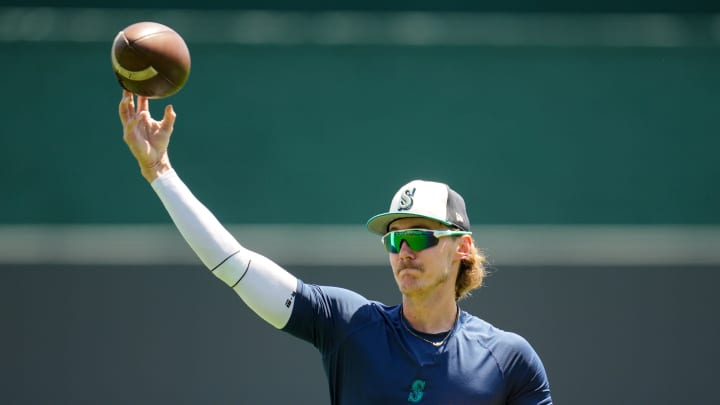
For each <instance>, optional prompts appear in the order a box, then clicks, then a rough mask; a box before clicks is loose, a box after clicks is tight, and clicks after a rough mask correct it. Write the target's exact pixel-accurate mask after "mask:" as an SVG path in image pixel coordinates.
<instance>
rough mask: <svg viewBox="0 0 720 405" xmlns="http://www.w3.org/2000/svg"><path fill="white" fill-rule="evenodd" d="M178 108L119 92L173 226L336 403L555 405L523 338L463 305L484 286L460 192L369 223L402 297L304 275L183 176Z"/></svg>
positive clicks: (405, 204) (412, 192) (415, 191)
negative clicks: (387, 301) (177, 158)
mask: <svg viewBox="0 0 720 405" xmlns="http://www.w3.org/2000/svg"><path fill="white" fill-rule="evenodd" d="M175 117H176V115H175V112H174V111H173V109H172V106H166V107H165V113H164V116H163V119H162V120H161V121H155V120H153V119H152V117H151V116H150V112H149V109H148V99H147V98H145V97H138V98H137V106H136V105H135V100H134V97H133V95H132V93H129V92H126V91H125V92H123V97H122V100H121V101H120V120H121V122H122V124H123V129H124V140H125V142H126V143H127V145H128V146H129V148H130V150H131V152H132V154H133V155H134V156H135V158H136V159H137V161H138V164H139V165H140V171H141V173H142V175H143V176H144V177H145V179H146V180H147V181H148V182H149V183H150V184H151V186H152V187H153V189H154V190H155V192H156V193H157V195H158V196H159V198H160V199H161V201H162V202H163V204H164V206H165V208H166V209H167V211H168V213H169V214H170V216H171V218H172V220H173V222H174V223H175V225H176V226H177V228H178V229H179V231H180V232H181V233H182V235H183V237H184V238H185V240H186V241H187V242H188V244H189V245H190V246H191V247H192V249H193V250H194V251H195V253H196V254H197V255H198V257H199V258H200V259H201V260H202V262H203V263H204V264H205V266H207V267H208V269H210V271H211V272H212V273H213V274H214V275H215V276H217V277H218V278H219V279H221V280H222V281H223V282H225V283H226V284H227V285H228V286H230V287H231V288H232V289H233V290H234V291H235V292H236V293H237V294H238V295H239V296H240V297H241V298H242V299H243V301H244V302H245V303H246V304H247V305H248V306H250V307H251V308H252V309H253V310H254V311H255V312H256V313H257V314H258V315H259V316H260V317H261V318H263V319H264V320H266V321H267V322H268V323H270V324H272V325H273V326H275V327H276V328H278V329H281V330H284V331H286V332H288V333H291V334H293V335H294V336H296V337H298V338H300V339H303V340H306V341H308V342H310V343H312V344H313V345H314V346H315V347H316V348H317V349H318V350H319V351H320V352H321V353H322V357H323V363H324V367H325V371H326V373H327V378H328V383H329V388H330V397H331V401H332V403H333V404H363V405H367V404H402V403H419V404H451V405H460V404H493V405H495V404H498V405H499V404H513V405H520V404H522V405H529V404H533V405H537V404H551V403H552V399H551V398H550V388H549V384H548V381H547V376H546V373H545V370H544V367H543V364H542V362H541V360H540V358H539V357H538V355H537V354H536V353H535V351H534V350H533V349H532V347H531V346H530V345H529V344H528V342H527V341H526V340H525V339H523V338H522V337H520V336H518V335H516V334H513V333H510V332H505V331H502V330H499V329H497V328H494V327H493V326H492V325H490V324H488V323H487V322H485V321H483V320H481V319H479V318H477V317H475V316H473V315H470V314H469V313H467V312H465V311H462V310H461V309H460V307H459V306H458V300H460V299H461V298H463V297H465V296H466V295H467V294H468V293H469V292H470V291H471V290H472V289H474V288H477V287H479V286H480V285H481V283H482V279H483V276H484V266H483V265H484V261H485V258H484V257H483V256H482V255H481V254H480V253H479V252H478V250H477V249H476V247H475V245H474V242H473V239H472V236H471V232H470V221H469V218H468V216H467V213H466V209H465V203H464V201H463V199H462V197H461V196H460V195H459V194H458V193H456V192H455V191H453V190H452V189H450V188H449V187H448V186H447V185H445V184H442V183H436V182H427V181H419V180H417V181H412V182H410V183H408V184H407V185H405V186H403V187H402V188H401V189H400V190H399V191H398V192H397V193H396V194H395V196H394V198H393V200H392V202H391V206H390V211H389V212H387V213H383V214H380V215H376V216H374V217H372V218H371V219H370V220H369V221H368V223H367V227H368V229H369V230H370V231H371V232H374V233H377V234H379V235H383V236H382V241H383V244H384V246H385V248H386V249H387V251H388V254H389V259H390V265H391V267H392V270H393V276H394V278H395V282H396V283H397V285H398V288H399V290H400V292H401V293H402V302H401V304H400V305H395V306H386V305H383V304H381V303H379V302H375V301H370V300H367V299H366V298H364V297H362V296H360V295H358V294H356V293H354V292H352V291H348V290H345V289H341V288H335V287H323V286H318V285H312V284H307V283H304V282H303V281H301V280H298V279H297V278H295V277H294V276H293V275H291V274H290V273H288V272H287V271H285V270H284V269H283V268H281V267H280V266H278V265H277V264H275V263H274V262H272V261H271V260H269V259H268V258H266V257H264V256H262V255H260V254H258V253H255V252H252V251H249V250H247V249H245V248H244V247H243V246H242V245H240V244H239V243H238V242H237V241H236V240H235V238H234V237H233V236H232V235H231V234H230V233H229V232H228V231H227V230H226V229H225V228H224V227H223V226H222V225H221V224H220V223H219V222H218V220H217V219H216V218H215V217H214V216H213V214H212V213H211V212H210V211H208V210H207V208H205V207H204V206H203V205H202V204H201V203H200V202H199V201H198V200H197V199H196V198H195V197H194V196H193V194H192V193H191V192H190V190H189V189H188V188H187V187H186V186H185V184H184V183H183V182H182V181H181V180H180V178H179V177H178V175H177V173H175V171H174V170H173V168H172V166H171V165H170V159H169V157H168V153H167V146H168V143H169V140H170V135H171V133H172V130H173V124H174V122H175Z"/></svg>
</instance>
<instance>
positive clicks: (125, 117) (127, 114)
mask: <svg viewBox="0 0 720 405" xmlns="http://www.w3.org/2000/svg"><path fill="white" fill-rule="evenodd" d="M134 104H135V103H134V100H133V94H132V93H131V92H129V91H127V90H123V92H122V99H120V105H119V114H120V122H122V124H123V126H125V125H127V122H128V121H129V120H130V118H131V117H132V116H133V114H134V113H135V105H134Z"/></svg>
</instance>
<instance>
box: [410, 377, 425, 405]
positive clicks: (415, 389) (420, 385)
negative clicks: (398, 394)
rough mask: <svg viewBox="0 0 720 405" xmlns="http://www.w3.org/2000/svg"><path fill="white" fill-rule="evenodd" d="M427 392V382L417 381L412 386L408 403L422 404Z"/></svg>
mask: <svg viewBox="0 0 720 405" xmlns="http://www.w3.org/2000/svg"><path fill="white" fill-rule="evenodd" d="M424 391H425V381H423V380H415V381H413V383H412V385H411V386H410V395H408V402H412V403H413V404H416V403H418V402H420V400H421V399H422V397H423V394H424Z"/></svg>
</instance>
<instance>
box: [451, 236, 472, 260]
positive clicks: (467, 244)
mask: <svg viewBox="0 0 720 405" xmlns="http://www.w3.org/2000/svg"><path fill="white" fill-rule="evenodd" d="M473 243H474V242H473V239H472V236H470V235H462V236H460V243H458V245H457V248H456V249H455V258H456V259H457V260H463V259H466V258H468V256H470V255H471V254H472V247H473Z"/></svg>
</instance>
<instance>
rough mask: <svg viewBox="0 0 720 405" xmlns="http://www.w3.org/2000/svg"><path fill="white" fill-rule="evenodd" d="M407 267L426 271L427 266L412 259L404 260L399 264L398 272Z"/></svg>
mask: <svg viewBox="0 0 720 405" xmlns="http://www.w3.org/2000/svg"><path fill="white" fill-rule="evenodd" d="M405 269H414V270H420V271H424V270H425V267H424V266H423V265H422V264H421V263H417V262H415V261H412V260H408V261H402V262H400V263H399V264H398V267H397V270H396V272H397V273H399V272H401V271H403V270H405Z"/></svg>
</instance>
